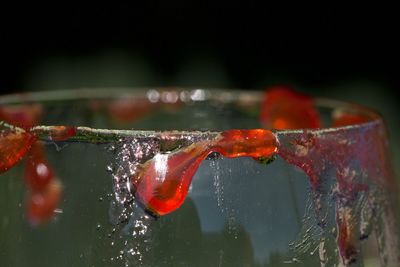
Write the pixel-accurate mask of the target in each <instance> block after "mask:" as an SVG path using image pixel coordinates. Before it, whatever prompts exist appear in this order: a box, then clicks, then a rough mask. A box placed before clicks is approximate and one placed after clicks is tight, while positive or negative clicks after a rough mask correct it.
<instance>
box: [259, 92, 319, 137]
mask: <svg viewBox="0 0 400 267" xmlns="http://www.w3.org/2000/svg"><path fill="white" fill-rule="evenodd" d="M260 121H261V123H262V125H263V126H264V127H265V128H272V129H278V130H283V129H301V128H319V127H320V126H321V123H320V119H319V116H318V112H317V110H316V109H315V108H314V104H313V99H312V98H311V97H309V96H306V95H303V94H300V93H298V92H295V91H293V90H291V89H290V88H289V87H286V86H275V87H272V88H270V89H268V90H267V92H266V94H265V97H264V101H263V103H262V108H261V114H260Z"/></svg>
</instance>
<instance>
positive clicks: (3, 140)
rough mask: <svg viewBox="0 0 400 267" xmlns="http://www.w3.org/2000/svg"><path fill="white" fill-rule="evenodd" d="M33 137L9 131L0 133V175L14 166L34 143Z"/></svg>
mask: <svg viewBox="0 0 400 267" xmlns="http://www.w3.org/2000/svg"><path fill="white" fill-rule="evenodd" d="M35 139H36V138H35V136H34V135H32V134H30V133H28V132H23V131H18V132H17V131H14V130H11V129H7V130H2V131H0V173H2V172H5V171H7V170H8V169H10V168H11V167H12V166H14V165H15V164H16V163H17V162H18V161H19V160H21V158H22V157H23V156H24V155H25V154H26V153H27V151H28V150H29V149H30V147H31V145H32V144H33V143H34V142H35Z"/></svg>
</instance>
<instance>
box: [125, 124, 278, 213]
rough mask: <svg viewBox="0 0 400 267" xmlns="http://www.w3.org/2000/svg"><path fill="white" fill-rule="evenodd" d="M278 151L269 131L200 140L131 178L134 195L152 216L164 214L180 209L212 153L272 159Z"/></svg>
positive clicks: (229, 133) (147, 165) (230, 133)
mask: <svg viewBox="0 0 400 267" xmlns="http://www.w3.org/2000/svg"><path fill="white" fill-rule="evenodd" d="M276 149H277V141H276V138H275V135H274V134H273V133H272V132H271V131H268V130H262V129H255V130H230V131H226V132H223V133H222V134H221V137H220V138H219V139H217V140H214V141H201V142H197V143H194V144H192V145H190V146H188V147H186V148H183V149H180V150H179V151H177V152H173V153H170V154H157V155H156V156H155V157H154V158H153V159H151V160H149V161H148V162H146V163H145V164H143V166H142V167H141V168H140V171H139V173H138V175H137V176H136V177H133V178H132V185H133V187H134V189H135V196H136V197H137V198H138V200H139V201H140V202H141V203H142V204H143V205H144V206H145V207H146V208H147V209H148V210H149V211H150V212H152V213H153V214H155V215H158V216H160V215H164V214H167V213H170V212H172V211H174V210H176V209H177V208H179V207H180V206H181V205H182V203H183V201H184V200H185V198H186V195H187V193H188V190H189V186H190V183H191V181H192V178H193V175H194V174H195V173H196V171H197V169H198V168H199V166H200V164H201V162H202V161H203V160H204V159H205V158H206V157H207V156H208V155H209V154H210V153H212V152H218V153H221V154H222V155H224V156H225V157H229V158H235V157H242V156H248V157H255V158H257V157H270V156H272V155H273V154H274V153H275V152H276Z"/></svg>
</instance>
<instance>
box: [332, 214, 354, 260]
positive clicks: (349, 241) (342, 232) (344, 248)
mask: <svg viewBox="0 0 400 267" xmlns="http://www.w3.org/2000/svg"><path fill="white" fill-rule="evenodd" d="M336 222H337V230H338V233H337V241H336V242H337V244H338V248H339V254H340V256H341V259H342V261H343V264H345V265H346V266H347V265H348V264H350V263H352V262H354V261H356V259H357V255H358V252H359V251H358V250H359V248H357V247H358V241H357V237H356V234H355V233H356V229H354V228H355V227H354V226H355V225H356V224H355V222H354V218H353V214H352V209H351V208H347V207H342V208H340V209H338V210H337V211H336Z"/></svg>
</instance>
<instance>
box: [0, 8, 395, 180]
mask: <svg viewBox="0 0 400 267" xmlns="http://www.w3.org/2000/svg"><path fill="white" fill-rule="evenodd" d="M0 12H1V16H0V17H1V18H0V20H1V26H0V27H1V28H0V32H1V33H0V40H1V44H2V48H1V50H0V51H1V61H0V64H1V66H2V71H1V76H0V77H1V78H0V90H1V93H3V94H4V93H14V92H21V91H32V90H34V91H37V90H57V89H68V88H78V87H103V88H104V87H106V88H112V87H114V88H115V87H146V86H172V85H174V86H175V85H176V86H190V87H210V88H213V87H228V88H243V89H247V88H251V89H263V88H265V87H267V86H270V85H273V84H282V83H283V84H291V85H294V86H296V87H297V88H298V90H300V91H303V92H306V93H309V94H312V95H316V96H326V97H331V98H336V99H342V100H347V101H352V102H357V103H360V104H364V105H368V106H371V107H373V108H375V109H376V110H378V111H379V112H381V113H382V114H383V116H384V117H385V119H386V121H387V125H388V127H389V131H390V134H391V144H392V153H393V155H394V160H395V163H396V164H395V167H396V170H397V173H400V153H399V152H398V150H399V148H400V138H399V137H398V132H399V130H400V129H399V128H400V125H399V120H398V118H397V114H399V111H400V106H399V100H398V99H399V95H398V94H397V93H396V89H397V88H399V76H398V69H399V68H398V62H399V59H400V58H399V49H398V47H399V41H397V40H396V39H397V38H396V28H397V24H398V19H396V16H395V14H394V9H393V11H389V10H387V9H386V10H382V9H380V8H379V7H377V6H375V5H374V6H370V7H367V6H365V4H363V5H362V6H357V7H356V8H354V9H352V8H350V7H348V6H345V7H341V8H340V11H337V10H334V9H333V8H332V7H320V9H319V10H318V11H317V10H315V7H313V8H310V9H308V10H307V9H306V11H302V10H300V9H298V8H297V7H295V6H285V7H272V6H267V7H261V6H259V5H257V4H255V3H254V2H252V1H248V2H246V3H234V2H228V1H222V2H219V3H218V4H216V3H215V4H213V5H212V6H204V5H195V4H194V3H190V4H188V3H186V1H165V2H163V3H148V2H146V3H141V4H137V3H132V2H131V3H123V4H112V5H111V4H110V3H104V4H103V3H100V2H96V3H95V4H89V3H88V4H84V3H79V5H72V4H69V5H66V4H59V5H58V6H53V5H42V6H40V5H38V4H36V3H35V4H34V5H29V6H28V5H25V4H24V5H22V4H21V5H18V6H14V7H3V8H2V9H1V11H0ZM110 90H111V89H110Z"/></svg>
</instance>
